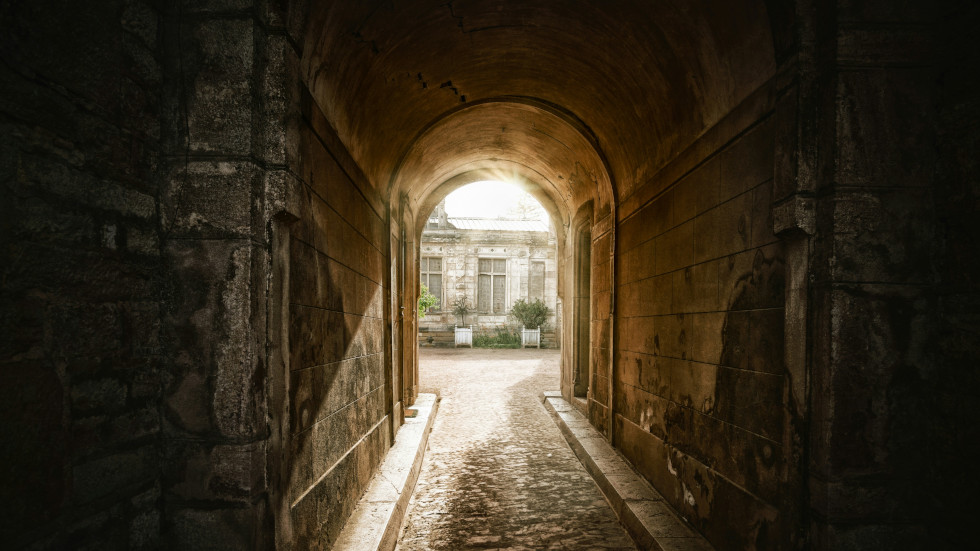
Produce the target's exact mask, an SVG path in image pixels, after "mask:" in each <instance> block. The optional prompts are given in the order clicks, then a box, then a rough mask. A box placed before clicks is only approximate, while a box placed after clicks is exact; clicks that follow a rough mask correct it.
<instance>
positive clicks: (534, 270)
mask: <svg viewBox="0 0 980 551" xmlns="http://www.w3.org/2000/svg"><path fill="white" fill-rule="evenodd" d="M527 298H528V299H529V300H534V299H539V300H544V262H534V261H531V268H530V273H529V274H528V281H527Z"/></svg>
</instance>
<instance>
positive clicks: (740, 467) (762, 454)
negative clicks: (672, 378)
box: [665, 403, 784, 503]
mask: <svg viewBox="0 0 980 551" xmlns="http://www.w3.org/2000/svg"><path fill="white" fill-rule="evenodd" d="M665 416H666V421H665V422H666V427H667V436H666V438H665V440H666V442H667V443H668V444H669V445H670V446H672V447H674V448H675V449H677V450H679V451H680V452H682V453H684V454H685V455H689V456H691V457H693V458H695V459H696V460H697V461H698V462H700V463H702V464H703V465H705V466H706V467H709V468H710V469H712V470H713V471H715V472H717V473H719V474H721V475H722V476H723V477H725V479H727V480H728V481H730V482H732V483H734V484H735V485H737V486H738V487H740V488H743V489H745V490H747V491H748V492H750V493H751V494H752V495H755V496H758V497H761V498H762V499H763V500H765V501H767V502H768V503H778V502H779V501H780V495H781V492H782V491H783V484H784V481H783V480H782V476H783V475H782V473H783V469H784V465H783V458H782V454H783V450H782V446H780V445H779V444H778V443H776V442H773V441H772V440H769V439H767V438H763V437H760V436H759V435H757V434H753V433H752V432H749V431H746V430H745V429H742V428H739V427H736V426H734V425H732V424H730V423H726V422H724V421H721V420H719V419H716V418H715V417H713V416H711V415H710V414H705V413H702V412H698V411H694V410H692V409H690V408H686V407H683V406H679V405H677V404H675V403H671V404H670V405H669V407H668V408H667V411H666V412H665ZM732 450H739V453H732Z"/></svg>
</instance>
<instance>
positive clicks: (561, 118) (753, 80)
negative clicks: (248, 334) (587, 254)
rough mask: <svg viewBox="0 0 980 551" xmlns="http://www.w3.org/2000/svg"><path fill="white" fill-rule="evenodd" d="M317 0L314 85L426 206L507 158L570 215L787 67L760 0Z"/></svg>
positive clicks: (379, 182)
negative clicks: (449, 186)
mask: <svg viewBox="0 0 980 551" xmlns="http://www.w3.org/2000/svg"><path fill="white" fill-rule="evenodd" d="M314 4H315V5H314V6H313V8H312V13H313V14H312V16H311V19H310V21H309V25H308V27H307V29H308V34H307V40H306V42H305V44H304V45H303V48H304V53H303V58H304V60H305V63H306V65H305V66H304V71H305V73H306V75H307V78H308V85H309V87H310V89H311V91H312V93H313V96H314V98H315V99H316V101H317V102H318V103H319V105H320V107H321V109H323V111H324V113H325V114H326V115H327V117H328V118H329V119H330V121H331V122H332V124H333V125H334V126H335V129H336V131H337V133H338V134H339V135H340V137H341V139H342V140H343V141H344V142H345V145H346V146H347V148H348V149H349V150H350V152H351V153H352V155H353V156H354V158H355V160H356V161H357V162H358V163H359V164H360V166H361V167H362V168H363V169H364V171H365V172H366V174H367V176H368V178H369V179H370V180H371V182H372V185H374V186H375V187H376V188H377V189H378V191H379V192H381V193H382V194H385V195H388V196H389V197H391V198H395V197H397V196H398V195H399V194H400V193H405V194H406V195H407V196H409V197H411V198H412V199H413V200H414V201H416V206H417V205H418V204H419V203H421V202H423V201H424V200H425V198H426V195H427V194H428V193H429V192H430V191H431V190H434V189H436V188H437V187H438V186H439V185H440V184H443V183H444V182H446V181H448V180H450V179H452V178H453V177H458V176H459V175H461V174H464V173H466V172H468V171H473V170H490V171H494V170H496V171H498V172H500V173H503V174H508V173H516V174H519V175H521V176H522V177H524V178H526V179H528V180H530V181H531V182H532V183H533V184H534V185H536V186H538V187H540V188H541V189H542V190H543V192H544V193H545V194H546V195H548V196H549V197H551V198H552V199H553V200H554V202H555V203H556V205H557V207H558V209H559V210H561V211H563V212H564V214H565V216H566V217H567V216H568V209H570V208H575V206H576V204H581V202H582V201H583V200H585V199H588V198H595V199H596V200H597V205H598V207H599V208H598V209H597V210H598V211H601V210H602V209H603V208H604V207H603V205H604V204H606V203H607V202H608V200H609V199H610V198H611V197H608V196H607V197H603V195H612V194H615V196H616V197H617V198H618V200H620V201H622V200H623V199H625V198H626V197H628V196H629V195H630V194H631V192H632V191H633V190H635V189H636V187H637V186H640V185H642V184H643V183H645V182H646V181H648V180H649V179H650V178H651V176H652V175H653V174H654V173H655V172H656V170H657V169H658V168H660V167H662V166H663V165H664V163H665V162H667V161H669V160H670V159H671V158H672V157H673V156H675V155H676V154H677V153H678V152H679V151H680V150H682V149H683V148H684V147H685V146H687V145H688V144H690V143H691V142H692V141H693V140H694V139H695V138H696V137H697V136H698V135H699V134H700V133H701V132H702V131H704V130H705V129H706V128H708V127H710V126H711V125H712V124H714V123H716V122H718V120H719V119H720V117H721V116H722V114H724V113H727V112H728V111H730V110H731V108H732V107H733V106H734V105H737V104H738V102H739V101H741V100H742V99H744V98H745V97H746V96H748V94H749V93H751V92H752V91H753V90H755V89H756V88H757V87H758V86H759V85H760V84H762V83H763V82H765V81H766V80H767V79H769V78H770V77H771V76H772V75H773V73H774V71H775V62H774V56H773V44H772V38H771V35H770V32H769V29H770V27H769V14H768V13H767V10H766V7H765V5H764V3H763V2H761V1H758V0H739V1H724V2H720V1H710V0H684V1H673V2H669V1H649V0H646V1H641V0H607V1H602V2H599V1H594V2H585V1H574V0H565V1H562V0H538V1H526V2H521V3H520V5H519V6H515V5H512V3H510V2H507V1H506V0H470V1H465V0H458V1H452V2H447V1H446V0H408V1H395V0H385V1H379V0H375V1H369V2H367V1H366V2H348V1H337V2H319V3H314ZM419 186H421V187H419ZM603 189H605V190H606V191H605V192H603ZM612 190H615V191H612ZM597 214H600V215H601V212H599V213H597Z"/></svg>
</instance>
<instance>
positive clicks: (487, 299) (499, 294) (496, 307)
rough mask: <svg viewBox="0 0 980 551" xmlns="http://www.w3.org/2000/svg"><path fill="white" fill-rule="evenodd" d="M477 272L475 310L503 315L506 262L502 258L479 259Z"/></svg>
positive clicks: (504, 307) (505, 292)
mask: <svg viewBox="0 0 980 551" xmlns="http://www.w3.org/2000/svg"><path fill="white" fill-rule="evenodd" d="M479 272H480V273H479V274H478V288H477V309H478V310H479V311H480V312H493V313H494V314H503V313H504V312H505V309H506V304H505V302H504V301H505V300H506V296H507V275H506V272H507V261H506V260H505V259H503V258H481V259H480V261H479Z"/></svg>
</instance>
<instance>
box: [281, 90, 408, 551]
mask: <svg viewBox="0 0 980 551" xmlns="http://www.w3.org/2000/svg"><path fill="white" fill-rule="evenodd" d="M304 117H305V119H306V120H305V121H304V124H303V125H302V128H301V143H302V146H301V152H302V170H301V174H302V175H303V178H304V186H303V190H304V192H303V199H302V201H303V203H302V212H301V215H300V220H299V221H298V222H296V223H295V224H293V225H292V226H291V239H290V259H291V265H290V288H289V303H290V304H289V312H290V320H289V323H290V345H291V350H290V370H291V372H290V384H289V387H290V404H291V408H290V426H291V431H292V436H291V451H290V453H291V456H292V465H291V466H290V486H291V488H290V490H291V497H290V500H291V502H292V503H293V507H292V511H291V514H292V516H293V526H294V530H295V535H296V538H297V544H298V545H300V546H301V547H302V548H303V549H321V548H329V545H330V543H331V542H332V541H333V540H334V539H335V538H336V536H337V535H338V534H339V532H340V529H341V528H342V527H343V524H344V522H345V521H346V519H347V517H348V516H349V515H350V513H351V512H352V510H353V507H354V506H355V505H356V504H357V498H358V497H359V496H360V495H361V494H362V493H363V491H364V488H365V487H366V485H367V482H368V481H369V480H370V477H371V475H372V474H373V473H374V469H375V467H376V466H377V464H378V463H379V462H380V460H381V459H382V458H383V456H384V454H385V453H386V452H387V450H388V446H389V435H390V430H391V428H390V426H389V425H390V423H391V418H390V417H389V416H388V414H387V413H388V410H389V406H388V404H387V403H386V400H387V397H388V396H390V393H391V389H389V388H386V387H385V376H384V371H385V369H386V366H385V364H384V334H385V333H384V328H383V322H384V320H383V315H382V308H383V303H384V300H383V289H382V281H383V278H384V276H385V268H384V267H385V265H386V263H387V259H386V258H385V248H386V247H387V246H388V245H387V242H386V240H385V239H384V238H385V225H384V223H383V218H382V216H381V215H380V214H379V213H378V212H376V211H375V210H374V207H373V206H372V204H371V203H370V202H369V201H368V200H367V198H366V195H365V194H367V193H373V191H372V190H370V189H369V188H367V187H366V186H364V182H363V180H361V181H358V179H357V176H358V175H357V174H354V175H351V174H348V173H347V172H346V171H345V170H344V168H342V165H341V164H340V163H339V162H338V161H337V158H336V157H337V156H340V155H346V153H345V152H342V151H331V149H330V147H329V146H328V144H329V143H331V137H330V136H329V135H325V134H328V133H330V132H332V131H331V130H330V128H329V126H328V125H327V124H326V121H325V120H324V119H323V115H322V113H321V112H320V110H319V109H318V108H317V107H316V105H315V104H313V103H312V102H310V103H308V104H307V113H305V114H304ZM333 139H334V140H335V138H333Z"/></svg>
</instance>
